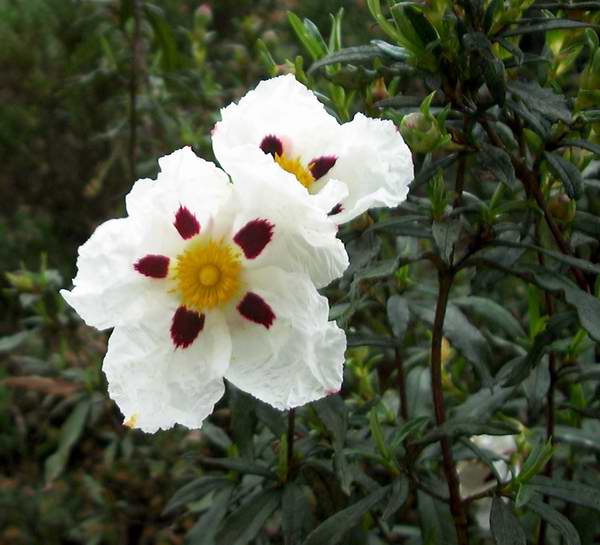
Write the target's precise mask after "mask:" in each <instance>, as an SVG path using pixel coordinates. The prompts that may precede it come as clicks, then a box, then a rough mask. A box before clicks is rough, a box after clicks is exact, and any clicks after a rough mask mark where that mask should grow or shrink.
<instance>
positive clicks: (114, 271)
mask: <svg viewBox="0 0 600 545" xmlns="http://www.w3.org/2000/svg"><path fill="white" fill-rule="evenodd" d="M159 163H160V165H161V168H162V171H161V173H160V174H159V178H158V180H157V181H154V180H149V179H143V180H138V181H137V182H136V183H135V184H134V186H133V188H132V190H131V192H130V193H129V194H128V195H127V197H126V201H127V210H128V212H129V214H130V216H129V217H128V218H123V219H116V220H110V221H107V222H105V223H103V224H102V225H100V226H99V227H98V228H97V229H96V231H95V232H94V233H93V234H92V236H91V237H90V239H89V240H88V241H87V242H86V243H85V244H83V245H82V246H81V247H80V248H79V257H78V259H77V268H78V272H77V276H76V277H75V279H74V280H73V284H74V288H73V290H71V291H67V290H63V291H61V294H62V295H63V297H64V298H65V299H66V301H67V302H68V303H69V304H70V305H71V306H72V307H73V308H75V310H77V312H78V313H79V315H80V316H81V317H82V318H83V319H84V321H85V322H86V323H87V324H88V325H91V326H94V327H97V328H99V329H105V328H109V327H113V326H115V325H119V324H122V323H132V322H136V321H139V320H140V319H141V318H143V317H144V315H145V314H147V313H148V312H149V311H151V309H152V308H153V307H155V306H158V307H161V306H164V305H165V304H166V303H165V301H166V302H168V301H170V300H172V299H173V296H172V295H169V293H168V286H167V281H166V280H163V279H152V278H147V277H145V276H143V275H142V274H140V273H138V272H137V271H135V270H134V268H133V266H134V264H135V263H136V262H137V261H138V260H139V259H141V258H142V257H144V256H146V255H149V254H158V255H164V256H166V257H168V258H170V259H174V258H175V257H176V256H177V255H178V254H179V253H180V252H181V251H182V249H183V248H184V246H185V241H184V240H183V239H182V238H181V236H180V235H179V233H178V232H177V230H176V228H175V227H174V225H173V223H174V221H175V215H176V213H177V210H178V209H179V207H180V206H181V205H184V206H185V207H186V208H188V209H189V210H190V211H191V212H192V213H193V214H194V215H195V216H196V218H197V219H198V221H199V222H200V229H201V232H202V229H204V230H209V227H210V225H209V222H210V221H211V217H212V216H213V215H214V214H218V213H219V211H220V210H221V209H222V208H224V207H226V203H227V202H228V200H229V199H231V196H232V193H231V191H232V190H231V184H230V183H229V179H228V177H227V175H226V174H225V173H224V172H223V171H222V170H220V169H218V168H217V167H215V166H214V165H213V164H212V163H208V162H206V161H204V160H202V159H200V158H198V157H196V156H195V155H194V153H193V152H192V151H191V149H190V148H183V149H181V150H178V151H176V152H174V153H172V154H171V155H168V156H166V157H163V158H162V159H160V160H159Z"/></svg>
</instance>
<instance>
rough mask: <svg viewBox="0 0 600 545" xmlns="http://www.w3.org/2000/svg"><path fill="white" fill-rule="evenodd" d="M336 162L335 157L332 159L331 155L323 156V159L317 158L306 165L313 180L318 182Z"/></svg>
mask: <svg viewBox="0 0 600 545" xmlns="http://www.w3.org/2000/svg"><path fill="white" fill-rule="evenodd" d="M336 161H337V157H334V156H333V155H324V156H323V157H317V158H316V159H313V160H312V161H311V162H310V163H308V168H309V169H310V173H311V174H312V175H313V178H314V179H315V180H318V179H319V178H322V177H323V176H325V174H327V173H328V172H329V171H330V170H331V169H332V168H333V165H335V162H336Z"/></svg>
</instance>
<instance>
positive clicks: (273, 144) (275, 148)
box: [260, 134, 283, 156]
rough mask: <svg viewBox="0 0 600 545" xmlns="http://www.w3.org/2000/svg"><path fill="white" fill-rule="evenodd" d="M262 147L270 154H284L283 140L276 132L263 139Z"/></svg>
mask: <svg viewBox="0 0 600 545" xmlns="http://www.w3.org/2000/svg"><path fill="white" fill-rule="evenodd" d="M260 149H261V150H263V152H264V153H266V154H268V155H273V156H275V155H283V142H282V141H281V140H279V138H277V137H276V136H275V135H274V134H269V135H268V136H265V137H264V138H263V139H262V142H261V143H260Z"/></svg>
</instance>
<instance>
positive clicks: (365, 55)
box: [307, 45, 385, 74]
mask: <svg viewBox="0 0 600 545" xmlns="http://www.w3.org/2000/svg"><path fill="white" fill-rule="evenodd" d="M384 56H385V53H384V52H383V51H382V49H381V48H380V47H377V46H376V45H359V46H356V47H346V48H345V49H340V50H339V51H336V52H335V53H331V54H329V55H326V56H325V57H323V58H322V59H319V60H318V61H317V62H315V63H314V64H313V65H312V66H311V67H310V68H309V69H308V72H307V73H308V74H312V73H314V72H315V71H316V70H318V69H319V68H323V67H324V66H328V65H330V64H337V63H353V62H367V61H372V60H373V59H377V58H381V57H384Z"/></svg>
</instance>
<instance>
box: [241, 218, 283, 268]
mask: <svg viewBox="0 0 600 545" xmlns="http://www.w3.org/2000/svg"><path fill="white" fill-rule="evenodd" d="M272 238H273V224H271V223H269V222H268V221H267V220H264V219H255V220H252V221H249V222H248V223H247V224H246V225H244V227H242V228H241V229H240V230H239V231H238V232H237V233H236V235H235V236H234V237H233V240H234V242H235V243H236V244H237V245H238V246H239V247H240V248H241V249H242V250H243V252H244V255H245V256H246V258H247V259H254V258H255V257H258V256H259V255H260V253H261V252H262V251H263V250H264V248H265V246H266V245H267V244H269V242H271V239H272Z"/></svg>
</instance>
